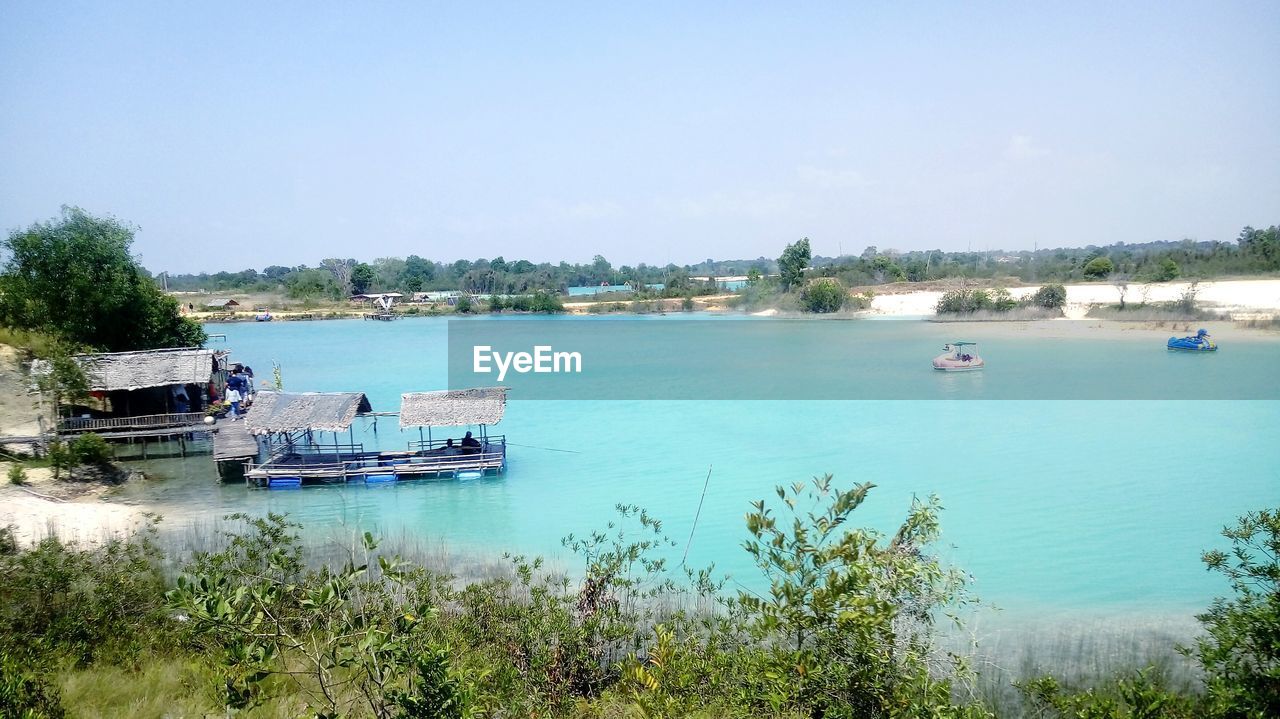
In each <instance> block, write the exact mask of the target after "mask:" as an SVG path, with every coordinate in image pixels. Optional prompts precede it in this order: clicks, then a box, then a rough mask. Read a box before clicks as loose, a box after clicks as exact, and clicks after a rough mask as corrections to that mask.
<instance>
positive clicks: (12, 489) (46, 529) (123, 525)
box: [0, 462, 147, 542]
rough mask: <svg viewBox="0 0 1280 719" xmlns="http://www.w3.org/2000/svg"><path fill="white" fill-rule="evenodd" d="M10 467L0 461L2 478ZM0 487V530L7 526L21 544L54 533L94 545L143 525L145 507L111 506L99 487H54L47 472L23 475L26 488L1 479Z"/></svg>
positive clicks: (104, 487)
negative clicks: (108, 537) (10, 526)
mask: <svg viewBox="0 0 1280 719" xmlns="http://www.w3.org/2000/svg"><path fill="white" fill-rule="evenodd" d="M10 466H11V464H10V463H9V462H0V475H7V473H8V471H9V467H10ZM3 481H4V484H2V485H0V526H4V525H12V526H13V529H14V535H15V536H16V537H17V539H18V541H20V542H32V541H37V540H39V539H40V538H41V537H46V536H49V535H50V534H54V533H56V534H57V535H58V536H60V537H64V538H67V539H77V540H81V541H87V542H93V541H98V540H100V539H102V538H104V537H106V536H108V535H109V534H112V533H117V532H125V531H128V530H131V529H133V528H135V527H138V526H140V525H141V524H142V523H143V522H145V513H146V511H147V508H146V507H143V506H138V505H131V504H124V503H121V502H115V501H112V500H111V498H110V496H109V495H110V490H111V487H110V486H109V485H104V484H90V483H81V482H55V481H54V479H53V473H52V472H51V471H50V470H48V469H41V468H33V469H28V470H27V484H26V485H25V486H22V487H19V486H15V485H12V484H9V483H8V479H7V478H6V479H4V480H3Z"/></svg>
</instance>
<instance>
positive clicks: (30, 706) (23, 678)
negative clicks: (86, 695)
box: [0, 646, 66, 719]
mask: <svg viewBox="0 0 1280 719" xmlns="http://www.w3.org/2000/svg"><path fill="white" fill-rule="evenodd" d="M46 665H47V661H45V660H44V658H43V657H40V656H32V655H31V653H30V652H29V651H24V650H23V649H22V648H20V647H7V646H0V717H18V718H21V719H61V718H62V717H64V716H66V710H65V709H63V707H62V698H61V695H60V693H59V691H58V686H57V685H56V684H55V683H54V682H53V680H52V678H51V677H50V675H51V674H52V670H51V669H50V668H49V667H48V666H46Z"/></svg>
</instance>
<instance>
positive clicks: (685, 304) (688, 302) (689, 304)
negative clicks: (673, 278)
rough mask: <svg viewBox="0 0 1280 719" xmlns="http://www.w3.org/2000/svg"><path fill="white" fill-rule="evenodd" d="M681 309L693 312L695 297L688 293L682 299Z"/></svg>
mask: <svg viewBox="0 0 1280 719" xmlns="http://www.w3.org/2000/svg"><path fill="white" fill-rule="evenodd" d="M680 309H682V310H684V311H685V312H692V311H693V298H692V297H690V296H688V295H685V298H684V299H683V300H680Z"/></svg>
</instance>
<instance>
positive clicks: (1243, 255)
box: [163, 225, 1280, 299]
mask: <svg viewBox="0 0 1280 719" xmlns="http://www.w3.org/2000/svg"><path fill="white" fill-rule="evenodd" d="M806 240H807V238H806ZM779 259H781V258H779ZM779 259H771V258H767V257H758V258H756V259H754V260H747V259H742V260H713V259H707V260H705V261H703V262H699V263H696V264H689V265H675V264H668V265H665V266H663V265H648V264H645V263H640V264H638V265H634V266H631V265H622V266H620V267H614V266H613V264H612V263H610V262H609V260H607V259H606V258H605V257H604V256H602V255H596V256H595V257H594V258H593V260H592V261H591V262H590V263H587V264H580V263H569V262H559V263H551V262H542V263H534V262H532V261H530V260H525V259H520V260H507V259H505V258H503V257H501V256H499V257H495V258H493V259H486V258H479V259H476V260H467V259H459V260H455V261H453V262H439V261H434V260H430V259H426V258H424V257H421V256H419V255H409V256H408V257H406V258H399V257H382V258H378V259H375V260H373V261H372V262H361V261H357V260H356V259H353V258H348V259H341V258H327V259H324V260H322V261H321V262H320V263H319V264H318V265H317V266H315V267H310V266H308V265H306V264H300V265H295V266H292V267H286V266H283V265H271V266H268V267H265V268H263V269H262V270H261V271H258V270H255V269H246V270H242V271H240V272H215V273H204V272H202V273H198V274H173V275H166V277H165V278H164V280H163V282H164V283H165V285H166V286H167V287H168V289H169V290H172V291H201V290H203V291H209V292H246V293H247V292H281V291H282V292H284V293H285V294H287V295H288V296H289V297H292V298H295V299H308V298H311V299H325V298H327V299H341V298H343V297H345V296H348V295H350V294H353V293H364V292H392V291H398V292H406V293H407V292H421V291H446V290H457V291H462V292H467V293H471V294H478V295H518V294H532V293H534V292H538V291H544V292H559V293H563V292H564V291H565V290H566V289H567V288H568V287H573V286H592V285H601V284H607V285H621V284H632V285H635V286H643V285H650V284H659V283H660V284H663V285H665V287H666V288H667V290H668V291H669V292H674V293H677V294H679V293H686V292H689V291H693V290H694V289H695V288H698V281H696V280H693V279H692V278H693V277H705V276H713V277H715V276H720V277H723V276H750V277H753V278H767V277H772V276H774V275H777V274H779V272H780V264H779ZM804 269H805V270H806V272H805V275H806V277H809V278H813V277H834V278H836V279H838V280H839V281H840V283H841V284H842V285H843V286H845V287H864V286H872V285H880V284H886V283H892V282H927V281H934V280H945V279H952V278H963V279H990V280H1008V279H1014V280H1017V281H1019V282H1029V283H1035V282H1049V281H1052V282H1071V281H1090V280H1106V279H1113V278H1124V279H1126V280H1133V281H1146V282H1167V281H1170V280H1174V279H1178V278H1181V277H1193V278H1198V279H1205V278H1210V277H1221V276H1224V275H1257V274H1267V273H1273V272H1280V228H1278V227H1277V226H1275V225H1273V226H1271V227H1268V228H1265V229H1261V230H1259V229H1254V228H1253V227H1245V228H1244V229H1243V230H1241V232H1240V235H1239V237H1238V238H1237V239H1236V241H1235V242H1219V241H1193V240H1181V241H1177V242H1171V241H1157V242H1147V243H1141V244H1126V243H1123V242H1121V243H1117V244H1113V245H1107V246H1102V247H1099V246H1093V245H1089V246H1086V247H1080V248H1047V249H1040V250H1035V251H1019V252H1005V251H1003V250H990V251H981V252H945V251H943V250H915V251H910V252H899V251H896V250H892V249H886V250H883V251H881V250H879V249H878V248H877V247H874V246H870V247H867V248H866V249H865V250H864V251H863V252H862V253H861V254H859V255H843V256H839V257H823V256H812V257H811V258H810V260H809V265H808V266H807V267H805V268H804ZM784 284H785V283H784Z"/></svg>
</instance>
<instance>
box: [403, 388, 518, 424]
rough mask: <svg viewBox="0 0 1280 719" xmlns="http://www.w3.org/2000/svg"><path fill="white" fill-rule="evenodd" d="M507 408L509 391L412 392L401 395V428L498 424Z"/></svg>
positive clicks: (492, 389)
mask: <svg viewBox="0 0 1280 719" xmlns="http://www.w3.org/2000/svg"><path fill="white" fill-rule="evenodd" d="M506 408H507V388H506V387H481V388H479V389H456V390H447V391H440V392H409V393H407V394H403V395H400V427H401V429H403V428H405V427H461V426H464V425H468V424H497V423H498V422H501V421H502V413H503V412H504V411H506Z"/></svg>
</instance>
